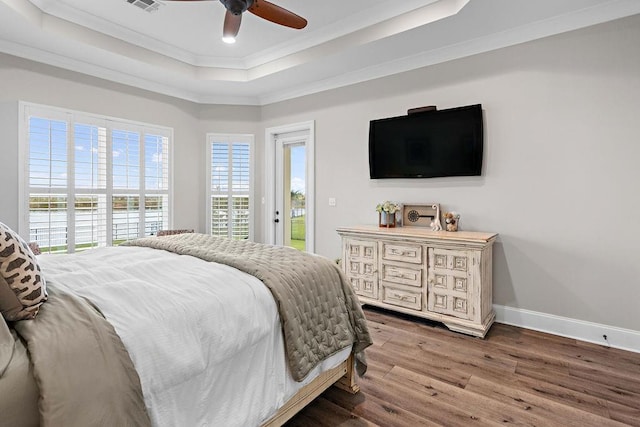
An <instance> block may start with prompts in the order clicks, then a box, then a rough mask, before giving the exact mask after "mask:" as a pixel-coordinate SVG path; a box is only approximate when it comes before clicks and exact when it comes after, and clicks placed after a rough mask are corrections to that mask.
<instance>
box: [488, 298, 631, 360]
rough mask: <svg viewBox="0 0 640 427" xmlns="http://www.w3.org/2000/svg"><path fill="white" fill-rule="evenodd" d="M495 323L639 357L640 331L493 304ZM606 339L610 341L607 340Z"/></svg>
mask: <svg viewBox="0 0 640 427" xmlns="http://www.w3.org/2000/svg"><path fill="white" fill-rule="evenodd" d="M493 308H494V310H495V311H496V322H498V323H504V324H507V325H513V326H519V327H522V328H526V329H533V330H535V331H540V332H547V333H550V334H554V335H560V336H562V337H567V338H573V339H577V340H581V341H587V342H591V343H595V344H600V345H603V346H607V347H613V348H619V349H621V350H628V351H633V352H636V353H640V331H634V330H631V329H623V328H618V327H615V326H609V325H602V324H599V323H593V322H585V321H583V320H576V319H570V318H568V317H561V316H555V315H553V314H547V313H540V312H537V311H530V310H524V309H521V308H513V307H507V306H504V305H497V304H494V306H493ZM604 335H606V337H607V339H606V340H605V339H604V337H603V336H604Z"/></svg>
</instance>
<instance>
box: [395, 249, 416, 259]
mask: <svg viewBox="0 0 640 427" xmlns="http://www.w3.org/2000/svg"><path fill="white" fill-rule="evenodd" d="M391 255H399V256H405V255H409V256H412V257H414V258H415V256H416V252H415V251H407V252H405V251H399V250H397V249H391Z"/></svg>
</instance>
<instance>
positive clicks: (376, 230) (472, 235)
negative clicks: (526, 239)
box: [337, 225, 498, 243]
mask: <svg viewBox="0 0 640 427" xmlns="http://www.w3.org/2000/svg"><path fill="white" fill-rule="evenodd" d="M337 231H338V233H340V234H342V233H366V234H372V235H377V236H381V237H384V236H395V237H414V238H415V237H418V238H425V239H437V240H450V241H465V242H483V243H485V242H490V241H492V240H494V239H495V238H496V237H497V236H498V234H497V233H483V232H478V231H432V230H431V229H430V228H427V227H393V228H386V227H379V226H377V225H356V226H351V227H338V229H337Z"/></svg>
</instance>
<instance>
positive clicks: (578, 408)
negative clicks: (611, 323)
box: [286, 307, 640, 427]
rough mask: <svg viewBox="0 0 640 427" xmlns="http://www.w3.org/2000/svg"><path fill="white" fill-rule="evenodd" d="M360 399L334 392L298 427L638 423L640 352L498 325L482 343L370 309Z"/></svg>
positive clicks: (301, 416)
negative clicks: (370, 337) (369, 338)
mask: <svg viewBox="0 0 640 427" xmlns="http://www.w3.org/2000/svg"><path fill="white" fill-rule="evenodd" d="M365 314H366V316H367V319H368V321H369V328H370V332H371V334H372V335H373V340H374V345H373V346H371V347H370V348H369V349H368V350H367V357H368V362H369V370H368V372H367V373H366V375H365V376H364V378H359V379H358V384H359V385H360V387H361V392H360V393H358V394H357V395H350V394H348V393H347V392H344V391H341V390H338V389H337V388H335V387H332V388H330V389H329V390H327V391H326V392H325V393H324V394H322V395H321V396H320V397H319V398H317V399H316V400H315V401H313V402H312V403H311V404H310V405H309V406H307V407H306V408H305V409H304V410H303V411H302V412H300V413H298V414H297V415H296V416H295V417H294V418H292V419H291V420H290V421H289V422H288V423H287V424H286V426H287V427H294V426H304V427H310V426H412V427H413V426H436V425H437V426H475V425H477V426H480V425H482V426H484V425H505V424H513V425H527V426H563V427H564V426H577V427H587V426H598V427H600V426H620V425H632V426H640V354H637V353H631V352H626V351H622V350H616V349H613V348H607V347H605V346H599V345H595V344H589V343H585V342H581V341H576V340H572V339H568V338H561V337H557V336H554V335H548V334H543V333H540V332H535V331H530V330H526V329H520V328H516V327H513V326H506V325H501V324H494V325H493V326H492V328H491V330H490V331H489V334H488V335H487V337H486V338H485V339H484V340H482V339H479V338H473V337H469V336H465V335H462V334H458V333H455V332H450V331H448V330H447V329H445V328H444V327H442V326H440V325H438V324H435V323H431V322H428V321H425V320H420V319H416V318H412V317H407V316H402V315H398V314H393V313H391V312H385V311H381V310H378V309H373V308H368V307H365Z"/></svg>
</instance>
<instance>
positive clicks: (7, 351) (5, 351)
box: [0, 316, 15, 378]
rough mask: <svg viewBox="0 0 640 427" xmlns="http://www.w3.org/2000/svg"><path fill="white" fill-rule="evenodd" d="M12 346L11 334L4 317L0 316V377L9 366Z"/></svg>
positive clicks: (13, 344) (13, 346)
mask: <svg viewBox="0 0 640 427" xmlns="http://www.w3.org/2000/svg"><path fill="white" fill-rule="evenodd" d="M14 348H15V342H14V340H13V335H11V331H9V327H8V326H7V323H6V322H5V321H4V318H3V317H2V316H0V378H2V374H4V371H5V370H6V369H7V366H9V362H11V358H12V357H13V349H14Z"/></svg>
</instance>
